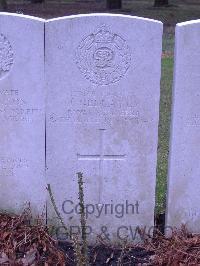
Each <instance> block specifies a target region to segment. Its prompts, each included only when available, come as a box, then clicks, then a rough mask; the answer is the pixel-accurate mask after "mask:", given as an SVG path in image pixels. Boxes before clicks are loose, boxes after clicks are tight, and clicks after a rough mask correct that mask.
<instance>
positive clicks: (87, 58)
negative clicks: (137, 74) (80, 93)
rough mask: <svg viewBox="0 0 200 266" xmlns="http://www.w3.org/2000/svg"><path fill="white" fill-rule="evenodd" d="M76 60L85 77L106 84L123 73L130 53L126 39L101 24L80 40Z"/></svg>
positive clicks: (127, 65)
mask: <svg viewBox="0 0 200 266" xmlns="http://www.w3.org/2000/svg"><path fill="white" fill-rule="evenodd" d="M76 60H77V61H76V63H77V65H78V67H79V69H80V71H81V72H82V74H83V75H84V76H85V78H86V79H89V80H90V81H91V82H92V83H95V84H98V85H108V84H111V83H115V82H117V81H119V80H120V79H121V78H122V77H123V76H124V75H125V73H126V72H127V70H128V68H129V66H130V61H131V54H130V49H129V46H128V45H127V43H126V41H125V40H124V39H123V38H122V37H121V36H119V35H118V34H115V33H112V32H111V31H110V30H109V29H108V27H107V26H105V25H103V26H101V27H100V28H98V29H97V30H96V32H95V33H91V34H90V35H88V36H87V37H85V38H84V39H83V40H82V41H81V42H80V44H79V46H78V47H77V50H76Z"/></svg>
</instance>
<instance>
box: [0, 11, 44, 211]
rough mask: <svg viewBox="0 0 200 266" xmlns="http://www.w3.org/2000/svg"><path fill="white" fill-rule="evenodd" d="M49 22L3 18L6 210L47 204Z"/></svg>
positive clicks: (1, 202)
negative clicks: (46, 47)
mask: <svg viewBox="0 0 200 266" xmlns="http://www.w3.org/2000/svg"><path fill="white" fill-rule="evenodd" d="M44 102H45V101H44V21H43V20H41V19H37V18H31V17H28V16H23V15H14V14H8V13H0V209H6V210H7V211H15V212H20V211H21V210H22V209H23V208H24V207H25V206H27V203H30V204H31V208H32V211H33V213H41V212H42V210H43V208H44V204H45V198H46V195H45V187H46V186H45V174H44V171H45V122H44V121H45V116H44Z"/></svg>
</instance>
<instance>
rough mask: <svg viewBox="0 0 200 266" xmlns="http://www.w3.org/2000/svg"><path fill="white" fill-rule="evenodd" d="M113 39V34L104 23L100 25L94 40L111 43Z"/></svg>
mask: <svg viewBox="0 0 200 266" xmlns="http://www.w3.org/2000/svg"><path fill="white" fill-rule="evenodd" d="M113 39H114V34H112V33H111V32H110V31H109V30H108V28H107V27H106V26H105V25H102V26H101V27H100V29H99V30H98V31H97V33H96V34H95V42H97V43H105V42H106V43H111V42H113Z"/></svg>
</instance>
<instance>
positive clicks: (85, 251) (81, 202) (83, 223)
mask: <svg viewBox="0 0 200 266" xmlns="http://www.w3.org/2000/svg"><path fill="white" fill-rule="evenodd" d="M77 175H78V185H79V205H80V214H81V217H80V222H81V237H82V241H83V245H82V252H83V256H84V265H89V260H88V244H87V232H86V215H85V204H84V191H83V174H82V173H80V172H79V173H77Z"/></svg>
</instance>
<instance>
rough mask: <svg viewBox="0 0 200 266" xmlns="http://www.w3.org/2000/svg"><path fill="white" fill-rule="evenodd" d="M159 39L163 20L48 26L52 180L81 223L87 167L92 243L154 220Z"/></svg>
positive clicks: (74, 19)
mask: <svg viewBox="0 0 200 266" xmlns="http://www.w3.org/2000/svg"><path fill="white" fill-rule="evenodd" d="M161 43H162V23H161V22H157V21H153V20H148V19H143V18H138V17H131V16H123V15H111V14H91V15H79V16H71V17H65V18H58V19H53V20H49V21H47V23H46V75H47V76H46V78H47V94H48V97H47V168H48V170H47V178H48V183H50V185H51V188H52V192H53V195H54V198H55V201H56V202H57V206H58V209H59V211H60V213H61V214H62V216H63V217H64V220H65V222H66V223H67V224H68V225H69V226H75V225H79V224H80V223H79V215H78V214H77V212H76V210H75V206H76V204H77V203H78V180H77V172H82V173H83V177H84V195H85V204H90V205H89V206H88V212H93V214H90V215H89V216H88V219H87V224H88V226H89V227H90V229H91V230H92V233H91V235H90V236H89V239H91V241H94V239H95V236H96V235H98V234H102V236H104V235H107V234H109V236H108V235H107V236H108V238H109V239H111V240H112V241H120V240H122V239H124V238H125V237H126V236H128V240H129V241H131V240H132V239H133V238H134V236H133V235H132V234H134V230H135V228H136V227H137V226H147V228H149V227H151V226H153V224H154V205H155V185H156V157H157V156H156V154H157V133H158V117H159V93H160V88H159V86H160V61H161ZM49 204H50V203H49ZM131 204H132V205H131ZM100 212H101V214H100ZM67 213H70V214H67ZM52 217H53V212H52V213H51V212H49V218H52ZM71 229H73V228H72V227H71ZM104 229H105V230H104ZM88 230H89V229H88Z"/></svg>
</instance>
